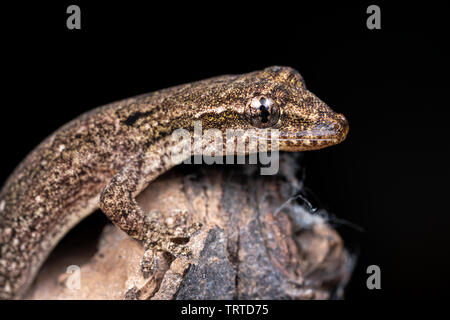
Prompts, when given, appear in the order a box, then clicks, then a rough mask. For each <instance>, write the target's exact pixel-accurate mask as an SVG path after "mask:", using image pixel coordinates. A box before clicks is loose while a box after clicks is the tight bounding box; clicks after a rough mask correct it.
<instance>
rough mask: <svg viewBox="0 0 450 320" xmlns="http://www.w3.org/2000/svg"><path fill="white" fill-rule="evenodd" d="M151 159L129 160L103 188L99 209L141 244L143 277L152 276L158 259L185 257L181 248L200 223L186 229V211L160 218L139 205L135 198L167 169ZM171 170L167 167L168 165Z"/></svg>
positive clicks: (186, 251) (184, 252)
mask: <svg viewBox="0 0 450 320" xmlns="http://www.w3.org/2000/svg"><path fill="white" fill-rule="evenodd" d="M154 161H160V159H158V158H156V159H155V157H153V158H152V157H138V158H136V159H134V160H132V161H130V162H129V163H128V164H127V165H126V166H125V167H124V168H123V169H122V170H121V171H120V172H118V173H117V174H116V175H115V176H114V177H113V178H112V179H111V181H110V182H109V183H108V185H107V186H106V187H105V188H104V189H103V191H102V193H101V196H100V209H101V210H102V211H103V212H104V213H105V214H106V215H107V216H108V217H109V218H110V219H111V221H112V222H113V223H114V224H115V225H116V226H118V227H119V228H120V229H121V230H123V231H125V232H126V233H127V234H128V235H129V236H130V237H132V238H133V239H135V240H138V241H141V242H142V244H143V245H144V248H145V250H146V252H145V254H144V256H143V259H142V261H141V269H142V272H143V274H144V276H145V277H148V276H149V275H150V274H152V273H153V272H154V271H155V269H157V268H158V266H159V265H162V264H161V263H159V262H158V261H159V260H160V259H159V258H161V257H164V256H166V254H164V253H169V254H171V255H172V256H173V257H177V256H180V255H185V256H187V255H189V253H190V252H189V249H188V248H187V247H186V246H185V244H186V243H187V242H188V240H189V238H190V237H191V236H192V235H193V234H194V233H195V232H196V231H197V230H198V229H199V228H200V224H198V223H197V224H193V225H190V226H187V225H186V224H185V222H186V215H187V212H177V211H173V212H172V214H171V215H170V216H169V217H168V218H167V219H163V217H162V216H161V214H160V213H159V212H157V211H151V212H149V213H146V212H144V210H143V209H142V208H141V207H140V206H139V204H138V202H137V201H136V199H135V197H136V196H137V195H138V194H139V193H140V192H141V191H142V190H143V189H145V187H146V186H147V185H148V184H149V183H150V182H151V181H152V180H154V179H155V178H156V177H157V176H159V174H160V173H162V172H165V171H166V170H168V168H167V166H165V165H164V163H162V162H161V163H159V164H158V165H155V163H154ZM170 167H171V166H170Z"/></svg>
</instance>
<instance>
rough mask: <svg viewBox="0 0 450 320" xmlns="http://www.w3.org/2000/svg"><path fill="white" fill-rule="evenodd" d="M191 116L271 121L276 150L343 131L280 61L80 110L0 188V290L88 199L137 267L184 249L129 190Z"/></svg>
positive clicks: (28, 273)
mask: <svg viewBox="0 0 450 320" xmlns="http://www.w3.org/2000/svg"><path fill="white" fill-rule="evenodd" d="M194 121H201V123H202V126H203V128H204V129H208V128H215V129H219V130H221V131H224V130H225V129H230V128H234V129H243V130H246V129H252V128H255V127H256V128H274V129H278V130H279V132H280V136H279V142H280V144H279V149H280V150H285V151H304V150H315V149H321V148H325V147H328V146H331V145H334V144H337V143H340V142H341V141H342V140H344V139H345V137H346V135H347V132H348V124H347V120H346V119H345V117H344V116H343V115H341V114H338V113H335V112H333V111H332V110H331V109H330V108H329V107H328V106H327V105H326V104H325V103H323V102H322V101H321V100H319V99H318V98H317V97H316V96H315V95H313V94H312V93H311V92H309V91H308V90H307V89H306V87H305V84H304V81H303V79H302V77H301V76H300V74H299V73H298V72H297V71H295V70H294V69H291V68H288V67H270V68H266V69H264V70H261V71H256V72H252V73H247V74H243V75H226V76H220V77H216V78H211V79H207V80H202V81H198V82H193V83H190V84H186V85H180V86H176V87H172V88H168V89H164V90H161V91H157V92H153V93H149V94H144V95H141V96H137V97H134V98H130V99H125V100H123V101H119V102H116V103H112V104H108V105H106V106H102V107H99V108H97V109H94V110H92V111H89V112H87V113H85V114H83V115H81V116H79V117H78V118H76V119H74V120H73V121H71V122H69V123H68V124H66V125H65V126H63V127H62V128H60V129H58V130H57V131H55V132H54V133H53V134H52V135H50V136H49V137H48V138H47V139H45V140H44V141H43V142H42V143H41V144H40V145H39V146H37V147H36V148H35V149H34V150H33V151H32V152H31V153H30V154H29V155H28V156H27V157H26V158H25V159H24V160H23V161H22V163H21V164H20V165H19V166H18V167H17V168H16V169H15V170H14V172H13V173H12V174H11V175H10V177H9V178H8V180H7V181H6V182H5V184H4V186H3V188H2V190H1V192H0V298H2V299H10V298H19V297H21V296H22V295H23V294H24V293H25V291H26V290H27V288H28V287H29V286H30V284H31V283H32V281H33V279H34V277H35V275H36V273H37V272H38V270H39V268H40V266H41V265H42V263H43V262H44V261H45V259H46V257H47V256H48V254H49V253H50V252H51V250H52V249H53V248H54V247H55V245H56V244H57V243H58V242H59V240H60V239H61V238H62V237H63V236H64V235H65V234H66V233H67V232H68V231H69V230H70V229H71V228H72V227H73V226H75V225H76V224H77V223H78V222H79V221H80V220H82V219H83V218H84V217H86V216H87V215H89V214H90V213H92V212H93V211H94V210H96V209H98V208H100V209H101V210H102V211H103V212H104V213H105V214H106V215H107V216H108V217H109V218H110V219H111V220H112V222H113V223H114V224H115V225H116V226H118V227H119V228H121V229H122V230H123V231H125V232H126V233H127V234H128V235H129V236H131V237H132V238H134V239H136V240H138V241H141V242H142V243H143V244H144V246H145V248H146V249H147V250H148V252H149V253H148V254H146V255H145V256H147V258H148V257H149V259H147V264H146V263H143V269H146V270H147V271H151V269H152V259H153V258H154V255H155V254H156V253H157V252H161V251H166V252H169V253H171V254H173V255H175V256H176V255H179V254H184V253H186V251H185V247H183V246H182V245H179V244H177V243H175V242H170V239H169V238H168V237H169V236H167V232H166V235H164V236H163V235H162V234H163V233H164V230H161V226H160V225H159V224H158V221H157V219H154V218H152V217H151V216H150V215H148V214H146V213H145V212H143V211H142V209H141V208H140V206H139V205H138V203H137V202H136V200H135V196H136V195H137V194H139V193H140V192H141V191H142V190H143V189H144V188H145V187H146V186H147V185H148V184H149V183H150V182H151V181H152V180H154V179H155V178H156V177H158V176H159V175H161V174H162V173H164V172H165V171H167V170H169V169H170V168H171V167H173V166H174V165H176V164H178V163H174V162H173V161H172V160H171V158H170V152H169V149H170V147H171V146H172V145H173V144H174V142H173V141H172V139H171V133H172V132H173V131H174V130H175V129H178V128H185V129H187V130H189V131H192V130H193V127H194ZM181 160H183V159H181ZM197 229H198V225H194V226H192V228H188V229H187V230H184V231H185V235H184V236H185V237H189V236H190V235H191V234H192V233H193V232H195V230H197ZM169 233H170V232H169ZM171 235H172V236H178V235H176V234H175V235H174V233H172V234H171ZM146 267H147V268H146Z"/></svg>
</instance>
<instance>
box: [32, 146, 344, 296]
mask: <svg viewBox="0 0 450 320" xmlns="http://www.w3.org/2000/svg"><path fill="white" fill-rule="evenodd" d="M297 163H298V155H293V154H282V155H281V158H280V173H279V174H277V175H275V176H261V175H260V174H259V168H258V167H257V166H251V165H222V166H207V165H199V166H196V165H191V166H188V165H185V166H180V167H177V168H175V169H173V170H171V171H170V172H168V173H166V174H165V175H163V176H161V177H160V178H158V179H157V180H156V181H154V182H153V183H152V184H151V185H150V186H149V187H148V188H147V189H146V190H145V191H144V192H143V193H142V194H141V195H140V196H139V198H138V201H139V203H140V204H141V205H142V206H143V208H144V209H145V210H148V211H150V210H158V211H159V212H161V214H162V216H163V217H166V218H167V219H169V218H170V217H173V216H174V214H175V215H176V212H182V211H187V212H188V213H189V217H190V221H188V223H192V222H197V221H199V222H201V223H202V224H203V227H202V228H201V230H200V231H199V232H198V233H197V234H195V235H194V236H193V237H192V238H191V239H190V241H189V243H188V246H189V247H190V249H191V251H192V255H191V256H190V257H188V258H185V257H178V258H174V257H169V256H165V255H163V256H161V259H160V261H159V262H158V264H159V270H160V271H159V272H157V273H155V274H153V275H151V276H150V277H148V278H144V276H143V275H142V273H141V271H140V265H139V263H140V259H141V257H142V255H143V252H144V250H143V248H142V246H141V245H140V244H139V243H137V242H135V241H133V240H131V239H129V238H128V237H127V236H126V235H125V234H124V233H122V232H121V231H120V230H118V229H117V228H116V227H114V226H112V225H110V224H107V225H106V226H105V227H104V230H103V232H102V234H101V235H100V237H99V240H98V241H92V240H91V241H90V243H83V240H84V242H86V241H87V239H91V238H92V237H91V238H89V237H88V236H85V235H84V233H81V234H80V232H78V234H73V233H72V234H69V237H82V238H83V239H82V240H81V244H80V242H79V241H78V242H77V240H76V239H74V240H73V241H71V243H68V242H67V240H66V241H65V242H64V243H62V244H61V246H59V247H58V248H57V250H55V252H54V254H53V255H52V256H51V257H50V259H49V260H48V261H47V263H46V264H45V266H44V267H43V269H42V270H41V272H40V274H39V276H38V278H37V280H36V282H35V284H34V286H33V288H32V290H30V292H29V294H28V296H27V298H29V299H123V298H127V299H328V298H340V297H342V292H343V290H342V289H343V288H344V286H345V284H346V283H347V281H348V279H349V277H350V274H351V271H352V265H353V263H352V259H351V257H350V255H349V254H348V252H347V251H346V250H345V248H344V246H343V242H342V239H341V238H340V236H339V235H338V234H337V233H336V232H335V231H334V230H333V229H332V228H331V227H330V226H329V225H328V224H327V223H326V222H325V221H324V220H323V219H322V218H320V217H318V216H314V215H311V214H310V213H308V212H307V211H306V210H305V209H304V208H303V207H301V206H300V205H298V204H297V202H296V201H295V199H292V196H293V195H295V194H296V193H297V192H298V191H299V190H300V189H301V187H302V183H301V181H298V180H297V179H296V178H295V172H296V170H297V169H298V167H297V165H296V164H297ZM94 233H95V232H94ZM94 239H95V237H94ZM96 248H98V249H96ZM69 265H79V266H80V267H81V272H80V273H79V275H80V276H81V277H80V281H81V282H80V286H79V288H78V289H77V286H76V284H77V282H76V278H75V277H76V275H75V274H74V273H72V274H71V273H67V272H66V268H67V267H68V266H69ZM74 279H75V280H74ZM74 284H75V285H74Z"/></svg>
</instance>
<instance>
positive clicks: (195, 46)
mask: <svg viewBox="0 0 450 320" xmlns="http://www.w3.org/2000/svg"><path fill="white" fill-rule="evenodd" d="M311 2H312V1H311ZM314 3H316V2H314ZM374 3H375V4H378V5H380V7H381V14H382V29H381V30H368V29H367V28H366V19H367V17H368V15H367V14H366V8H367V6H368V5H369V4H372V3H366V4H360V5H355V6H351V5H349V4H341V3H339V4H333V5H332V4H328V3H317V4H316V5H314V6H313V5H311V4H306V3H303V2H300V1H297V3H296V5H295V6H294V5H293V4H288V3H282V2H280V1H276V2H272V3H267V4H265V3H263V2H257V3H252V4H250V3H248V4H245V3H244V2H240V3H235V4H232V3H228V2H227V3H213V2H209V3H204V4H197V5H193V4H187V3H185V4H183V5H180V4H177V3H170V4H167V5H165V6H160V5H157V4H156V3H153V2H150V1H148V2H146V4H138V2H136V3H132V2H130V1H126V2H122V3H115V4H112V3H109V2H103V3H102V2H96V5H94V4H93V3H92V2H88V1H73V2H67V1H62V2H59V3H57V2H55V3H54V4H43V3H34V4H27V3H25V2H21V3H20V4H16V5H14V7H11V8H9V7H8V8H6V7H3V8H2V19H1V20H2V21H1V22H2V25H3V27H2V33H3V35H2V40H1V42H2V53H3V54H4V57H3V59H2V62H3V63H2V78H3V80H4V84H3V86H2V87H3V89H2V98H3V99H2V109H1V123H2V125H1V127H0V134H1V137H2V143H1V145H2V153H1V154H2V157H1V159H2V167H1V170H0V183H2V182H4V181H5V179H6V178H7V176H8V175H9V174H10V173H11V171H12V170H13V169H14V167H15V166H16V165H17V164H18V163H19V162H20V161H21V160H22V159H23V158H24V157H25V155H26V154H27V153H28V152H29V151H31V150H32V148H33V147H34V146H36V145H37V144H38V143H39V142H40V141H42V139H44V138H45V137H46V136H47V135H49V134H50V133H52V132H53V131H54V130H55V129H57V128H58V127H59V126H61V125H63V124H64V123H66V122H68V121H69V120H71V119H72V118H74V117H76V116H77V115H79V114H80V113H82V112H83V111H86V110H89V109H92V108H94V107H97V106H99V105H102V104H105V103H109V102H112V101H115V100H120V99H123V98H127V97H130V96H133V95H137V94H141V93H145V92H150V91H154V90H158V89H161V88H165V87H169V86H172V85H177V84H181V83H185V82H190V81H194V80H199V79H202V78H207V77H210V76H216V75H220V74H229V73H245V72H249V71H254V70H257V69H261V68H264V67H267V66H270V65H288V66H291V67H294V68H296V69H297V70H299V71H300V72H301V73H302V75H303V77H304V78H305V80H306V84H307V86H308V88H309V89H310V90H311V91H312V92H314V93H315V94H316V95H317V96H319V97H320V98H321V99H322V100H324V101H325V102H326V103H327V104H328V105H330V106H331V107H332V108H333V109H334V110H336V111H338V112H341V113H344V114H345V115H346V116H347V118H348V119H349V122H350V132H349V136H348V138H347V140H346V141H345V142H344V143H342V144H341V145H338V146H335V147H332V148H328V149H325V150H321V151H315V152H309V153H308V154H307V155H306V157H305V158H306V159H305V163H306V165H307V169H306V179H307V180H306V183H307V185H308V187H309V188H310V189H311V190H312V191H313V192H314V194H316V195H317V197H318V198H320V200H321V202H322V203H323V205H324V206H325V207H326V208H328V209H329V210H330V211H331V212H333V213H334V214H335V215H336V216H337V217H338V218H339V219H343V220H346V221H350V222H352V223H355V224H357V225H358V226H361V227H362V228H363V229H364V232H358V231H355V230H353V229H352V228H348V227H345V226H341V227H339V231H340V232H342V234H343V235H344V238H345V240H346V243H347V244H348V245H349V246H350V247H351V249H352V250H355V252H359V259H358V264H357V266H356V269H355V273H354V276H353V278H352V281H351V283H350V285H349V286H348V288H347V292H346V296H347V298H348V299H358V298H400V297H407V298H414V297H430V298H434V297H441V296H443V295H444V294H445V293H446V291H447V289H448V288H449V280H450V275H449V274H450V273H449V270H450V255H449V248H448V243H449V240H448V236H449V233H450V232H449V231H450V228H449V227H450V215H449V210H448V208H446V203H447V199H448V196H447V194H448V189H449V188H448V181H449V170H448V163H449V158H448V130H449V121H450V120H449V115H450V111H449V108H448V105H449V103H448V100H447V99H448V98H447V93H448V88H449V87H448V80H447V77H448V65H447V60H448V51H446V48H444V45H445V43H446V42H448V34H447V33H445V32H444V30H443V27H444V26H445V19H446V17H445V13H446V12H447V11H446V8H444V7H443V6H442V5H438V4H435V3H430V2H426V5H425V4H422V5H416V4H411V3H403V4H401V5H398V6H395V7H394V6H393V5H392V4H391V5H388V4H384V3H377V2H374ZM70 4H78V5H80V7H81V20H82V29H81V30H67V28H66V18H67V14H66V8H67V6H68V5H70ZM371 264H376V265H379V266H380V268H381V271H382V289H381V290H378V291H377V290H372V291H370V290H368V289H367V288H366V284H365V281H366V278H367V275H366V268H367V266H368V265H371Z"/></svg>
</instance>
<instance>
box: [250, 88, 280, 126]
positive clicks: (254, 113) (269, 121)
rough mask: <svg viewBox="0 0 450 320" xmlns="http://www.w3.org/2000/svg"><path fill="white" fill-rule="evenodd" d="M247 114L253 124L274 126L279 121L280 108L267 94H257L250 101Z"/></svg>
mask: <svg viewBox="0 0 450 320" xmlns="http://www.w3.org/2000/svg"><path fill="white" fill-rule="evenodd" d="M245 114H246V115H247V118H248V120H249V121H250V123H251V124H252V126H254V127H258V128H267V127H271V126H274V125H275V124H276V123H277V122H278V119H279V118H280V109H279V108H278V106H277V104H276V103H275V102H274V101H273V100H272V99H270V98H267V97H265V96H257V97H254V98H253V99H251V100H250V101H249V103H248V104H247V107H246V109H245Z"/></svg>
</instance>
